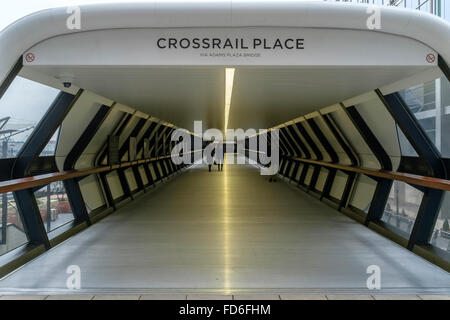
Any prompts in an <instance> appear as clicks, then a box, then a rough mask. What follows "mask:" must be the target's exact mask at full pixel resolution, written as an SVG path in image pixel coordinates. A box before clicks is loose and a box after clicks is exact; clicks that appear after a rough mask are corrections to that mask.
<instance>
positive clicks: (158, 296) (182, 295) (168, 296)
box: [139, 294, 186, 300]
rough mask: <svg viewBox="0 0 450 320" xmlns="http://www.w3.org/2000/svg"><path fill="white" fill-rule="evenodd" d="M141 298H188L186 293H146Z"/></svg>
mask: <svg viewBox="0 0 450 320" xmlns="http://www.w3.org/2000/svg"><path fill="white" fill-rule="evenodd" d="M139 300H186V295H185V294H146V295H142V296H141V298H140V299H139Z"/></svg>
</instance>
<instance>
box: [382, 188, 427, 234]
mask: <svg viewBox="0 0 450 320" xmlns="http://www.w3.org/2000/svg"><path fill="white" fill-rule="evenodd" d="M422 197H423V192H421V191H419V190H417V189H416V188H414V187H412V186H410V185H409V184H407V183H404V182H400V181H394V183H393V184H392V188H391V192H390V194H389V199H388V202H387V204H386V208H385V210H384V214H383V217H382V219H381V220H382V221H384V222H386V223H388V224H390V225H392V226H394V227H396V228H397V229H399V230H401V231H403V232H406V233H408V234H411V231H412V228H413V226H414V222H415V220H416V217H417V212H418V211H419V207H420V203H421V202H422Z"/></svg>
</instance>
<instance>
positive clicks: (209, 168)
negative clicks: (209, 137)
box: [208, 142, 216, 172]
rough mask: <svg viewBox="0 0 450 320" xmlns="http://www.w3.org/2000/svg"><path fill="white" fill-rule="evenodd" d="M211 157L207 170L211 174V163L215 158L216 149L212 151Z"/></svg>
mask: <svg viewBox="0 0 450 320" xmlns="http://www.w3.org/2000/svg"><path fill="white" fill-rule="evenodd" d="M211 143H214V142H211ZM211 156H212V159H211V160H210V161H209V162H208V170H209V172H211V167H212V165H213V162H215V160H214V159H215V156H216V148H214V149H212V151H211Z"/></svg>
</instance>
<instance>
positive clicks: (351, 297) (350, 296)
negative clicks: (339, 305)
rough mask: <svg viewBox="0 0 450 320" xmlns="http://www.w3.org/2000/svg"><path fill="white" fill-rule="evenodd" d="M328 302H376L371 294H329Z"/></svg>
mask: <svg viewBox="0 0 450 320" xmlns="http://www.w3.org/2000/svg"><path fill="white" fill-rule="evenodd" d="M327 300H374V298H373V297H372V296H371V295H369V294H327Z"/></svg>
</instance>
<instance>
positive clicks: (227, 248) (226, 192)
mask: <svg viewBox="0 0 450 320" xmlns="http://www.w3.org/2000/svg"><path fill="white" fill-rule="evenodd" d="M225 159H226V155H224V163H225ZM222 174H223V226H224V230H223V234H224V239H223V242H224V243H223V248H224V257H223V258H224V261H223V264H224V270H223V273H224V282H223V289H224V293H225V294H231V285H232V283H231V261H230V258H231V244H230V239H231V225H230V217H231V214H230V199H229V197H230V187H229V185H228V170H226V169H224V171H223V172H222Z"/></svg>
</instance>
